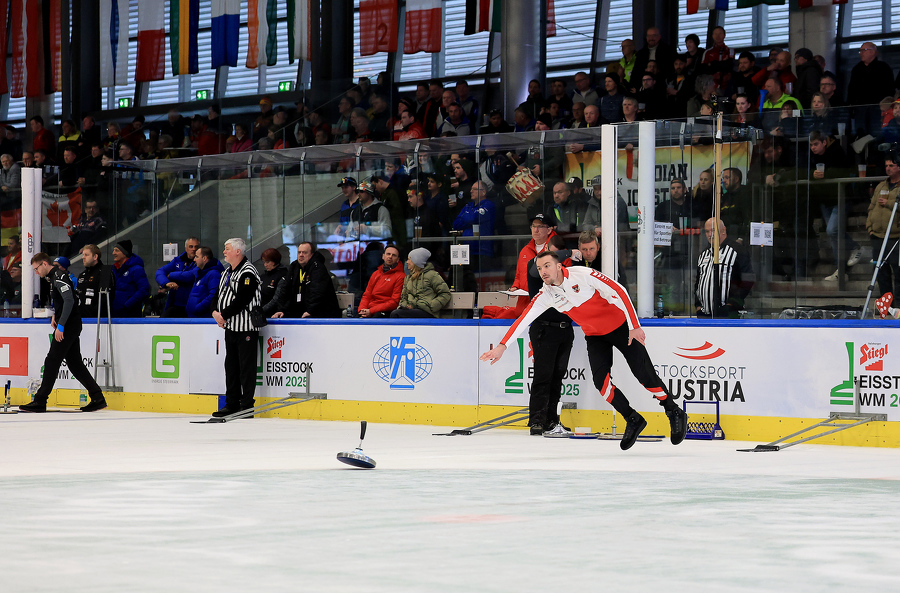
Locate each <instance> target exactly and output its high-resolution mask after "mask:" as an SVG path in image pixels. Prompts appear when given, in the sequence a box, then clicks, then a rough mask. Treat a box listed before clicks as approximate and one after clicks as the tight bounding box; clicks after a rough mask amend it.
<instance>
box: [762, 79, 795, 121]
mask: <svg viewBox="0 0 900 593" xmlns="http://www.w3.org/2000/svg"><path fill="white" fill-rule="evenodd" d="M766 93H767V94H766V100H765V101H763V104H762V108H763V111H764V112H769V113H768V114H764V115H763V124H764V126H765V127H766V129H769V130H773V131H774V132H775V133H776V135H779V134H788V135H790V134H791V132H792V131H794V130H793V129H792V128H791V127H790V126H789V125H788V124H787V123H785V122H783V121H782V120H783V115H782V113H783V112H782V108H783V107H786V108H787V110H788V113H789V114H791V113H792V112H793V110H794V109H800V103H799V102H798V101H797V99H795V98H794V97H792V96H790V95H789V94H787V93H786V92H784V85H783V84H782V82H781V79H780V78H779V77H777V76H772V77H770V78H769V79H768V80H766ZM776 116H777V123H775V122H776ZM790 117H792V115H791V116H790ZM773 124H774V125H773Z"/></svg>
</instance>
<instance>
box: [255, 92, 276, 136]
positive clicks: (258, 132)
mask: <svg viewBox="0 0 900 593" xmlns="http://www.w3.org/2000/svg"><path fill="white" fill-rule="evenodd" d="M274 117H275V113H274V112H273V110H272V99H270V98H269V97H263V98H262V99H260V100H259V114H258V115H257V116H256V119H254V120H253V140H259V139H260V138H265V137H266V136H267V135H268V134H269V126H271V125H272V120H273V118H274ZM248 135H249V134H248Z"/></svg>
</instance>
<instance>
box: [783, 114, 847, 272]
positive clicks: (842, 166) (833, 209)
mask: <svg viewBox="0 0 900 593" xmlns="http://www.w3.org/2000/svg"><path fill="white" fill-rule="evenodd" d="M809 152H810V159H809V170H810V171H812V177H813V178H814V179H838V178H840V177H849V176H850V173H851V168H850V167H849V166H848V161H847V155H846V153H844V149H843V148H841V145H840V143H838V142H835V140H834V138H832V137H831V136H829V135H828V134H825V133H822V132H819V131H814V132H812V133H811V134H810V135H809ZM798 173H800V170H798ZM813 189H814V190H815V191H813ZM810 194H811V195H815V197H816V198H817V199H818V201H819V206H820V209H821V211H822V220H824V221H825V231H826V233H827V234H828V239H829V240H830V241H831V247H832V249H833V251H834V260H835V264H834V265H835V267H837V265H838V261H837V257H838V249H839V246H838V240H839V237H838V224H839V222H840V220H841V218H843V219H844V221H845V222H846V215H847V211H846V204H845V205H844V209H843V211H839V210H838V186H837V185H831V184H829V185H821V186H819V187H814V188H810ZM842 240H843V242H844V249H846V250H848V251H849V256H848V259H847V267H852V266H855V265H856V264H857V263H859V260H860V258H861V256H862V249H861V248H860V246H859V244H858V243H857V242H856V241H854V240H853V238H852V237H850V235H849V234H848V233H846V232H845V233H844V237H843V238H842ZM845 253H847V251H845ZM826 280H828V281H837V280H838V272H837V271H835V272H834V274H832V275H831V276H828V277H827V278H826Z"/></svg>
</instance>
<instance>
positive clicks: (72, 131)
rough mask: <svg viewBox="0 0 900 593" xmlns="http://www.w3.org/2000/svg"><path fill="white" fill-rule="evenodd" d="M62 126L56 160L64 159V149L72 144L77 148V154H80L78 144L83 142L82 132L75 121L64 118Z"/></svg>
mask: <svg viewBox="0 0 900 593" xmlns="http://www.w3.org/2000/svg"><path fill="white" fill-rule="evenodd" d="M60 127H61V128H62V134H60V135H59V142H58V143H57V145H56V160H58V161H61V160H63V151H64V150H65V149H66V148H68V147H70V146H71V147H72V148H74V149H75V154H78V145H79V143H80V142H81V132H79V131H78V128H77V127H76V126H75V122H74V121H72V120H71V119H66V120H63V122H62V124H61V125H60Z"/></svg>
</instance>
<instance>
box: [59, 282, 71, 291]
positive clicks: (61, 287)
mask: <svg viewBox="0 0 900 593" xmlns="http://www.w3.org/2000/svg"><path fill="white" fill-rule="evenodd" d="M68 290H69V285H68V284H64V283H62V282H60V287H59V292H66V291H68Z"/></svg>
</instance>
